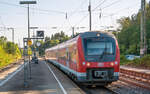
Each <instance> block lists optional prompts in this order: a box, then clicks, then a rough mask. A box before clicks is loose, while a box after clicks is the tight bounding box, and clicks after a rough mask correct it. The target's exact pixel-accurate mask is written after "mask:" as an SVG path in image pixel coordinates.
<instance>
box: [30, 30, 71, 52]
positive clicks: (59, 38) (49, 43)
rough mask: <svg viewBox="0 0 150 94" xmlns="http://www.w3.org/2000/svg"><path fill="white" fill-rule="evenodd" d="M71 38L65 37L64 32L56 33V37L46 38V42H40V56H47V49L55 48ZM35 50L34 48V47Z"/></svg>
mask: <svg viewBox="0 0 150 94" xmlns="http://www.w3.org/2000/svg"><path fill="white" fill-rule="evenodd" d="M69 39H70V37H68V36H67V35H65V33H64V32H63V31H61V32H60V33H55V34H54V35H51V37H45V40H44V41H43V40H42V41H40V42H41V45H40V47H37V49H38V50H39V55H44V54H45V49H47V48H50V47H53V46H55V45H57V44H59V43H62V42H65V41H67V40H69ZM32 48H33V47H32Z"/></svg>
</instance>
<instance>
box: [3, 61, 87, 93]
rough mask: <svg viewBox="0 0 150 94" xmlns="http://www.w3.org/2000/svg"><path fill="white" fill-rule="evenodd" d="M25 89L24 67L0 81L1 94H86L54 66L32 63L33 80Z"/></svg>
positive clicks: (21, 66)
mask: <svg viewBox="0 0 150 94" xmlns="http://www.w3.org/2000/svg"><path fill="white" fill-rule="evenodd" d="M27 82H28V86H27V87H24V71H23V65H20V66H19V68H17V70H16V71H14V72H13V73H11V75H10V76H9V77H7V78H6V79H4V78H3V80H1V81H0V94H84V93H83V92H82V90H80V88H79V87H78V86H77V85H76V84H74V82H72V80H70V79H69V78H68V77H67V76H66V75H64V74H63V73H62V72H61V71H59V70H58V69H56V68H55V67H54V66H53V65H51V64H47V63H46V62H45V61H40V62H39V64H35V63H31V79H28V80H27Z"/></svg>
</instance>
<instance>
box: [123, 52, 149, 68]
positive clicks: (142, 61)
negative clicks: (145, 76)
mask: <svg viewBox="0 0 150 94" xmlns="http://www.w3.org/2000/svg"><path fill="white" fill-rule="evenodd" d="M123 65H129V66H134V67H141V68H149V69H150V54H149V55H146V56H144V57H142V58H136V59H134V60H131V61H125V62H124V63H123Z"/></svg>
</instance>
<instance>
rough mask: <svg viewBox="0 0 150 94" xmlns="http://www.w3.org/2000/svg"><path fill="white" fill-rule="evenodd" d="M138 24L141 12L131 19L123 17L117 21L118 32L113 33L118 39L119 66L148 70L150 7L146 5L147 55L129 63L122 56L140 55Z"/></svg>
mask: <svg viewBox="0 0 150 94" xmlns="http://www.w3.org/2000/svg"><path fill="white" fill-rule="evenodd" d="M140 22H141V12H140V10H139V12H138V13H137V14H133V15H132V16H131V17H123V18H121V19H119V20H118V23H119V24H120V28H121V30H120V32H119V33H115V35H116V37H117V38H118V43H119V46H120V53H121V57H120V60H121V64H122V65H130V66H137V67H143V68H149V69H150V55H149V54H150V7H149V4H148V3H147V4H146V39H147V55H146V56H144V57H142V58H141V59H135V60H132V61H129V60H127V59H126V58H125V56H124V55H127V54H134V55H140Z"/></svg>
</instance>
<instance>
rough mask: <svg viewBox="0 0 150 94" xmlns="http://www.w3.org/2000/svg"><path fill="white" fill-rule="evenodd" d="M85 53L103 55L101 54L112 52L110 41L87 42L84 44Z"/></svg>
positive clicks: (110, 53)
mask: <svg viewBox="0 0 150 94" xmlns="http://www.w3.org/2000/svg"><path fill="white" fill-rule="evenodd" d="M86 54H87V55H103V54H109V55H112V54H113V45H112V42H90V41H89V42H87V45H86Z"/></svg>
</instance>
